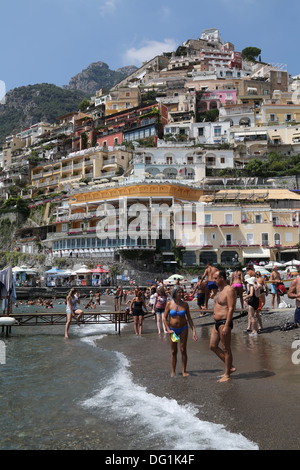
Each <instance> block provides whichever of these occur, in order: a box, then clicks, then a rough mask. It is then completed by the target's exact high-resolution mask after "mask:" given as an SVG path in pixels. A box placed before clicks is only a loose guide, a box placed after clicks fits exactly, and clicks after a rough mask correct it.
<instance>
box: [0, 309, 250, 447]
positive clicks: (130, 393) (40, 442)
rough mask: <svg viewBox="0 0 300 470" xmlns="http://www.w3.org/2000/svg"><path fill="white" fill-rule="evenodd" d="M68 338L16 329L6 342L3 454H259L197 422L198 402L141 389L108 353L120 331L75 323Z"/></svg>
mask: <svg viewBox="0 0 300 470" xmlns="http://www.w3.org/2000/svg"><path fill="white" fill-rule="evenodd" d="M62 308H63V307H62V306H55V309H58V310H59V311H63V310H62ZM25 310H26V311H28V312H29V311H31V310H32V311H38V310H39V308H37V307H36V306H32V307H29V306H24V308H23V311H25ZM63 334H64V327H63V326H58V325H55V326H34V327H14V328H13V331H12V336H11V337H9V338H5V337H1V338H0V339H1V341H2V342H3V343H5V347H6V361H5V364H0V400H1V402H0V403H1V405H0V410H1V413H0V429H1V431H0V449H2V450H5V449H7V450H13V449H16V450H21V449H22V450H30V449H32V450H36V449H43V450H44V449H63V450H64V449H83V450H84V449H98V450H174V449H176V450H180V449H183V450H202V449H247V450H250V449H251V450H254V449H257V445H256V444H255V443H253V442H250V441H249V440H247V439H246V438H244V437H243V436H242V435H240V434H234V433H230V432H228V431H226V430H225V428H224V426H223V424H224V425H226V423H220V424H219V425H217V424H213V423H210V422H205V421H201V420H200V419H198V417H197V413H198V410H197V407H195V406H194V405H193V404H192V403H186V404H184V405H182V404H179V403H177V402H176V401H175V400H174V399H169V398H167V397H163V398H161V397H157V396H155V395H153V394H152V393H149V391H148V390H147V389H146V388H144V387H141V386H139V385H137V384H135V383H134V380H133V377H132V374H131V372H130V362H129V361H128V359H127V358H126V357H125V356H124V355H123V354H121V353H119V352H111V351H107V350H105V349H104V348H102V347H101V339H102V338H103V337H104V336H105V337H106V338H107V336H109V335H115V334H116V332H115V327H114V325H110V324H99V325H88V324H86V325H83V326H81V327H77V326H76V325H75V324H74V325H72V326H71V328H70V338H69V339H68V340H65V339H64V337H63ZM178 423H180V426H179V425H178Z"/></svg>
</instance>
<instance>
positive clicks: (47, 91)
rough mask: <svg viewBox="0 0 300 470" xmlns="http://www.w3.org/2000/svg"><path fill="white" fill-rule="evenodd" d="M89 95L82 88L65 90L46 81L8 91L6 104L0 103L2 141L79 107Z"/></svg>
mask: <svg viewBox="0 0 300 470" xmlns="http://www.w3.org/2000/svg"><path fill="white" fill-rule="evenodd" d="M85 97H87V95H86V93H84V92H82V91H78V90H64V89H63V88H60V87H57V86H56V85H52V84H48V83H42V84H36V85H28V86H22V87H19V88H15V89H14V90H11V91H9V92H8V93H7V95H6V104H4V105H0V143H3V142H4V140H5V137H6V136H8V135H11V134H13V133H17V132H20V131H21V130H22V129H24V128H27V127H30V126H32V125H34V124H36V123H38V122H41V121H45V122H49V123H50V124H52V123H54V122H55V120H56V119H57V118H58V117H59V116H62V115H64V114H67V113H69V112H72V111H77V110H78V105H79V103H80V102H81V101H82V100H83V98H85Z"/></svg>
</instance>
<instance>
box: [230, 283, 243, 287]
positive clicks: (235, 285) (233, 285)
mask: <svg viewBox="0 0 300 470" xmlns="http://www.w3.org/2000/svg"><path fill="white" fill-rule="evenodd" d="M232 287H235V288H236V289H240V287H243V286H242V284H240V283H238V282H235V283H234V284H232Z"/></svg>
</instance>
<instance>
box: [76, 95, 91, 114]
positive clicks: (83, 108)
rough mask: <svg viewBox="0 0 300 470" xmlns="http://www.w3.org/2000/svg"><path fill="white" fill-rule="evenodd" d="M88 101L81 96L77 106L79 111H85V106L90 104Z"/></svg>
mask: <svg viewBox="0 0 300 470" xmlns="http://www.w3.org/2000/svg"><path fill="white" fill-rule="evenodd" d="M90 104H91V103H90V102H89V100H88V99H87V98H83V100H82V101H81V102H80V103H79V105H78V108H79V110H80V111H81V112H83V111H85V110H86V108H88V107H89V106H90Z"/></svg>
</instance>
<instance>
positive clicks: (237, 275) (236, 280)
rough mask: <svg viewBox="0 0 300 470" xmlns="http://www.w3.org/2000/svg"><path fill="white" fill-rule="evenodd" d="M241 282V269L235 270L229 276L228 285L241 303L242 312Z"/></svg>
mask: <svg viewBox="0 0 300 470" xmlns="http://www.w3.org/2000/svg"><path fill="white" fill-rule="evenodd" d="M243 282H244V281H243V272H242V270H241V269H238V268H236V270H235V271H234V272H233V273H232V274H231V278H230V285H231V287H233V288H234V289H235V290H236V294H237V297H238V298H239V299H240V302H241V309H242V310H243V308H244V299H243Z"/></svg>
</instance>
